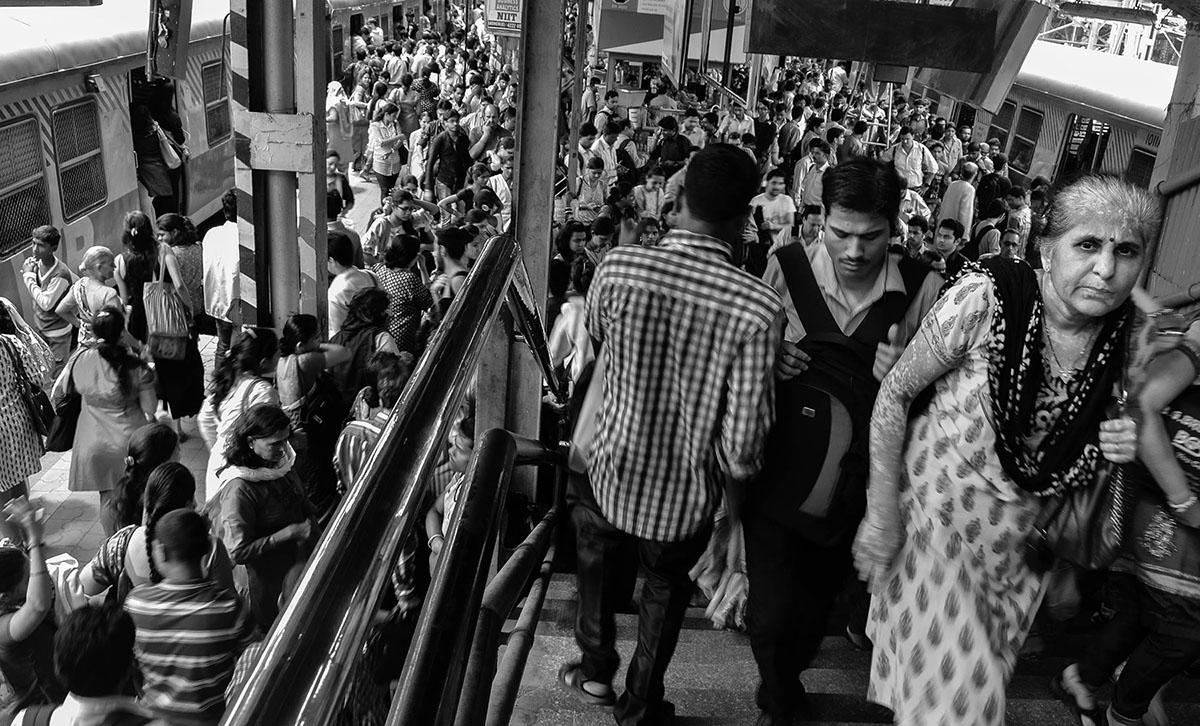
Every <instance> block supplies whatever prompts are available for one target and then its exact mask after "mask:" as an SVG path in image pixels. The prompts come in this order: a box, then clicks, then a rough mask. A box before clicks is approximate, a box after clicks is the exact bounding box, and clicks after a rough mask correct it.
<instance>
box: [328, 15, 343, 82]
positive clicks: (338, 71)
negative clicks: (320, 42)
mask: <svg viewBox="0 0 1200 726" xmlns="http://www.w3.org/2000/svg"><path fill="white" fill-rule="evenodd" d="M329 47H330V48H332V49H333V77H334V78H340V77H341V75H342V69H344V68H345V67H346V29H345V28H343V27H342V26H340V25H335V26H333V29H332V30H331V31H330V38H329Z"/></svg>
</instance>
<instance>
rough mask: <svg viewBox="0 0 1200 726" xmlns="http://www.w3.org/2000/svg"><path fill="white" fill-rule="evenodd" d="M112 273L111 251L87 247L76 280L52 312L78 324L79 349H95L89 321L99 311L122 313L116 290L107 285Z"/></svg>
mask: <svg viewBox="0 0 1200 726" xmlns="http://www.w3.org/2000/svg"><path fill="white" fill-rule="evenodd" d="M115 270H116V257H115V256H114V255H113V253H112V250H110V249H109V248H107V247H101V246H99V245H97V246H95V247H89V248H87V251H85V252H84V253H83V260H82V261H81V262H80V263H79V273H80V278H79V279H78V280H76V281H75V284H74V285H72V286H71V291H70V293H68V294H67V296H66V297H64V298H63V299H62V302H60V303H59V304H58V307H57V308H56V309H55V312H56V313H58V314H59V315H60V316H62V317H63V318H66V319H67V320H72V319H73V320H76V321H78V322H77V325H78V327H79V345H80V347H82V348H94V347H96V336H95V334H93V333H92V321H93V320H94V319H95V317H96V316H97V315H99V314H100V311H101V310H106V309H109V308H113V309H116V310H124V306H123V305H122V304H121V297H120V295H118V294H117V290H116V288H114V287H112V286H111V285H109V284H108V281H109V280H111V279H113V272H114V271H115Z"/></svg>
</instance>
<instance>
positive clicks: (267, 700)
mask: <svg viewBox="0 0 1200 726" xmlns="http://www.w3.org/2000/svg"><path fill="white" fill-rule="evenodd" d="M513 285H515V286H516V288H517V290H518V291H519V292H518V294H517V297H519V298H521V300H522V302H521V303H520V304H514V302H513V297H514V296H513V295H512V294H510V288H511V287H512V286H513ZM506 298H507V299H508V302H509V305H510V309H512V310H513V315H514V317H516V318H517V319H518V324H519V326H520V328H521V329H522V332H523V333H524V334H525V340H526V342H527V343H528V344H529V345H530V347H531V348H533V349H535V350H537V351H539V352H538V353H537V355H536V358H537V360H538V363H539V365H540V367H541V368H542V372H543V375H544V376H546V380H547V384H548V385H549V386H550V387H551V390H552V391H553V392H554V393H555V395H556V396H557V397H558V398H559V399H560V400H562V398H563V397H564V396H565V392H564V391H563V390H562V387H561V386H560V385H558V382H557V381H556V380H554V378H553V376H552V375H551V371H550V368H549V365H548V362H549V355H548V354H544V351H545V349H546V340H545V335H544V332H543V328H542V325H541V322H540V319H539V318H538V316H537V307H536V306H535V305H531V304H526V303H525V302H524V301H528V300H532V293H531V287H530V285H529V279H528V275H527V273H526V271H525V268H524V264H523V263H522V261H521V256H520V248H519V246H518V245H517V243H516V241H515V240H514V239H513V238H512V237H509V236H496V237H492V238H491V239H489V240H488V241H487V243H486V244H485V245H484V248H483V251H482V253H481V254H480V256H479V258H478V259H477V260H476V261H475V264H474V266H473V267H472V269H471V272H470V274H469V275H468V276H467V279H466V282H465V284H464V286H463V289H462V291H461V292H460V293H459V294H458V295H457V296H456V297H455V300H454V302H453V304H451V306H450V309H449V311H448V312H447V315H446V319H445V320H444V321H443V322H442V325H441V326H440V327H439V328H438V331H437V333H436V334H435V335H434V336H433V340H432V341H431V342H430V347H429V349H428V351H427V352H426V354H425V355H424V356H423V357H422V359H421V361H420V363H419V365H418V366H417V369H416V371H415V372H414V373H413V376H412V378H411V379H410V380H409V383H408V385H407V386H406V387H405V390H404V393H403V394H402V395H401V397H400V401H399V402H398V403H397V405H396V413H395V414H394V415H393V416H392V417H391V419H390V420H389V421H388V423H387V425H386V426H385V427H384V429H383V432H382V434H381V436H380V440H379V444H378V445H377V446H376V447H375V450H374V452H373V453H372V454H371V456H370V457H369V458H368V459H367V462H366V465H365V466H364V469H363V472H362V474H361V476H360V477H359V479H358V481H357V482H356V483H355V484H354V486H352V487H351V489H350V491H349V492H348V493H347V495H346V497H345V499H344V500H343V501H342V503H341V504H340V506H339V507H338V509H337V511H336V512H335V513H334V515H333V518H332V520H331V522H330V523H329V526H328V527H327V528H326V530H325V533H324V535H323V536H322V538H321V540H320V543H319V544H318V545H317V548H316V551H315V552H314V554H313V555H312V557H311V559H310V560H309V564H308V567H307V568H306V569H305V573H304V575H303V577H302V578H301V580H300V583H299V585H298V586H297V589H296V592H295V594H294V595H293V596H292V598H291V599H290V600H289V602H288V605H287V607H286V608H285V609H284V611H283V613H282V614H281V615H280V616H279V619H278V620H277V621H276V623H275V625H274V627H273V628H272V629H271V632H270V633H269V635H268V638H267V642H266V645H265V647H264V650H263V653H262V656H261V658H260V659H259V662H258V664H257V665H256V666H255V668H254V670H253V672H252V673H251V675H250V677H249V679H248V681H247V683H246V686H245V688H244V689H243V690H242V692H241V695H240V696H239V697H238V699H237V700H236V701H235V702H234V703H233V704H232V705H231V707H230V708H229V710H228V711H227V712H226V715H225V717H224V719H223V720H222V724H226V725H227V726H235V725H237V726H259V725H260V724H273V725H278V726H286V725H295V726H300V725H301V724H304V725H305V726H313V725H314V724H317V725H320V724H328V723H331V722H332V721H333V719H334V717H335V716H336V715H337V713H338V711H339V709H340V708H341V706H342V703H343V700H344V699H343V695H344V690H345V686H346V684H347V682H348V681H349V679H350V676H351V674H352V672H353V669H354V667H355V664H356V661H357V660H358V658H359V657H360V656H361V652H362V647H363V643H364V640H365V639H366V636H367V634H368V630H369V627H370V625H371V622H372V616H373V615H374V608H375V607H376V605H377V603H378V602H379V597H380V594H381V592H382V590H383V588H384V587H385V586H386V584H387V582H388V578H389V573H390V572H391V569H392V566H393V564H394V562H395V561H396V557H397V555H398V551H399V548H400V543H401V542H402V541H403V539H404V537H406V536H407V535H408V533H409V532H411V531H412V529H413V527H415V526H417V522H418V518H419V515H420V512H419V511H418V510H419V508H420V503H421V500H422V497H423V495H424V492H425V487H424V485H425V481H426V479H427V478H428V476H429V474H430V473H431V472H432V470H433V467H434V465H435V463H436V461H437V459H438V456H439V454H440V453H441V451H442V448H443V446H444V442H445V438H446V434H447V432H448V430H449V428H450V425H451V423H452V421H453V418H454V416H455V413H456V412H457V410H458V408H459V405H460V404H461V402H462V399H463V397H464V395H465V393H466V390H467V386H468V384H469V382H470V380H471V377H472V376H471V373H472V372H473V371H474V370H475V367H476V364H477V362H478V360H479V356H480V351H481V350H482V348H483V343H484V340H485V339H486V337H487V332H488V330H489V329H490V327H491V325H492V324H493V323H494V322H495V320H496V317H497V315H498V314H499V311H500V307H501V304H502V303H503V302H504V301H505V299H506Z"/></svg>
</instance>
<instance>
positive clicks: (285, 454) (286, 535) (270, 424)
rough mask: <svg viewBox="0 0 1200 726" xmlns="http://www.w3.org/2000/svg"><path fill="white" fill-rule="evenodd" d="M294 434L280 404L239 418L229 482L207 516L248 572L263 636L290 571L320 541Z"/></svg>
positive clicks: (229, 456)
mask: <svg viewBox="0 0 1200 726" xmlns="http://www.w3.org/2000/svg"><path fill="white" fill-rule="evenodd" d="M291 429H292V426H291V421H290V420H289V419H288V416H287V414H286V413H284V412H283V409H282V408H280V407H279V406H275V405H272V404H269V403H260V404H257V405H255V406H252V407H251V408H250V409H249V410H248V411H246V413H244V414H242V416H241V418H240V419H238V422H237V424H236V425H235V427H234V430H233V436H232V438H231V441H230V444H229V448H228V449H227V450H226V460H227V461H228V463H227V464H226V465H225V466H224V467H223V468H222V469H221V470H220V471H219V472H218V476H220V478H221V481H222V482H223V484H224V485H223V486H222V487H221V489H220V491H219V492H218V493H217V495H216V496H214V497H213V498H212V499H210V500H209V501H208V506H207V508H206V512H205V513H206V514H207V515H208V518H209V521H210V522H212V524H213V529H214V532H215V534H216V536H218V537H220V539H221V541H222V542H224V544H225V548H226V549H227V550H229V556H230V557H231V558H232V559H233V562H234V564H238V565H244V566H245V568H246V575H247V584H248V589H249V593H248V595H247V601H248V602H249V605H250V612H251V614H252V615H253V618H254V621H255V623H256V624H257V625H258V627H259V628H260V629H261V630H262V631H263V632H266V631H267V630H269V629H270V627H271V624H272V623H274V622H275V617H276V616H277V615H278V614H279V596H280V595H281V594H282V593H283V585H284V582H285V581H286V580H287V579H288V573H289V572H291V571H292V570H293V569H295V570H297V571H299V569H302V568H303V567H304V563H305V562H306V561H307V560H308V555H309V553H310V551H311V550H312V545H313V544H314V543H315V542H316V539H317V528H316V526H315V524H314V522H313V517H314V512H313V510H312V506H311V505H310V504H309V502H308V500H307V499H306V498H305V496H304V488H303V484H302V482H301V481H300V478H299V476H298V475H297V474H296V472H295V471H293V466H294V465H295V463H296V454H295V452H294V451H293V450H292V447H291V446H290V445H289V444H288V439H289V437H290V436H291Z"/></svg>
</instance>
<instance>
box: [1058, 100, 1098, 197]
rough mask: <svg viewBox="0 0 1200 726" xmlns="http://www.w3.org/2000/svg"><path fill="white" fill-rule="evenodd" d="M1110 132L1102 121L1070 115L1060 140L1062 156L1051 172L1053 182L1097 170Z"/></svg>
mask: <svg viewBox="0 0 1200 726" xmlns="http://www.w3.org/2000/svg"><path fill="white" fill-rule="evenodd" d="M1111 132H1112V129H1111V128H1110V127H1109V125H1108V124H1106V123H1104V122H1103V121H1098V120H1096V119H1094V118H1088V117H1087V116H1081V115H1079V114H1071V118H1070V120H1069V121H1068V123H1067V131H1066V136H1065V137H1064V138H1063V145H1062V155H1061V156H1060V157H1059V160H1058V166H1057V167H1056V169H1055V172H1054V181H1055V182H1056V183H1057V182H1058V181H1060V180H1063V179H1069V178H1071V177H1074V176H1078V175H1080V174H1088V173H1090V172H1094V171H1098V170H1099V169H1100V167H1101V164H1103V162H1104V152H1105V150H1106V149H1107V148H1108V137H1109V135H1110V133H1111Z"/></svg>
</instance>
